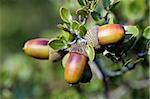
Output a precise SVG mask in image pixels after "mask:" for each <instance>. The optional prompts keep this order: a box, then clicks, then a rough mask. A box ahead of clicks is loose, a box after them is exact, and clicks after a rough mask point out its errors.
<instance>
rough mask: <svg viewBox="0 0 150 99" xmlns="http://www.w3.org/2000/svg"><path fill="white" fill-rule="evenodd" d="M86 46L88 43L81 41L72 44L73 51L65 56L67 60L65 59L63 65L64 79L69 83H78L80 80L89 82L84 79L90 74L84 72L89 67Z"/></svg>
mask: <svg viewBox="0 0 150 99" xmlns="http://www.w3.org/2000/svg"><path fill="white" fill-rule="evenodd" d="M85 47H86V45H85V44H81V43H80V44H75V45H72V47H71V51H70V52H69V53H68V54H67V55H66V56H65V60H63V61H64V62H63V67H64V69H65V70H64V79H65V81H66V82H67V83H69V84H77V83H79V82H80V81H83V82H88V81H85V80H84V79H86V78H85V76H86V75H88V76H89V74H87V73H86V74H84V72H85V70H87V69H89V68H88V67H87V66H88V65H87V64H88V57H87V55H86V52H85ZM86 68H87V69H86ZM83 75H84V76H83ZM83 77H84V79H83ZM89 78H91V76H90V77H89ZM89 78H88V79H89ZM82 79H83V80H82Z"/></svg>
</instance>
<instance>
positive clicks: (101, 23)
mask: <svg viewBox="0 0 150 99" xmlns="http://www.w3.org/2000/svg"><path fill="white" fill-rule="evenodd" d="M104 23H105V19H104V18H102V19H100V20H98V21H96V25H99V26H101V25H103V24H104Z"/></svg>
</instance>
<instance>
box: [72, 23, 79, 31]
mask: <svg viewBox="0 0 150 99" xmlns="http://www.w3.org/2000/svg"><path fill="white" fill-rule="evenodd" d="M79 26H80V23H79V22H77V21H73V22H72V24H71V29H72V30H73V31H77V30H78V28H79Z"/></svg>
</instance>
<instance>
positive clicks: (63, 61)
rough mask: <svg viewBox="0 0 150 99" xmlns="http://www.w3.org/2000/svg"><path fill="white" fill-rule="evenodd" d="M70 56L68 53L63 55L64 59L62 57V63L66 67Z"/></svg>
mask: <svg viewBox="0 0 150 99" xmlns="http://www.w3.org/2000/svg"><path fill="white" fill-rule="evenodd" d="M68 57H69V54H66V55H65V56H64V57H63V59H62V65H63V67H64V68H65V66H66V62H67V60H68Z"/></svg>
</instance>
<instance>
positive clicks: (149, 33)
mask: <svg viewBox="0 0 150 99" xmlns="http://www.w3.org/2000/svg"><path fill="white" fill-rule="evenodd" d="M143 36H144V37H145V38H146V39H150V26H147V27H146V28H145V29H144V33H143Z"/></svg>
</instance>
